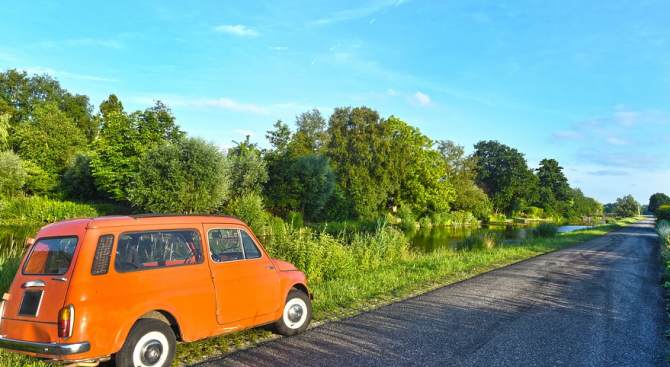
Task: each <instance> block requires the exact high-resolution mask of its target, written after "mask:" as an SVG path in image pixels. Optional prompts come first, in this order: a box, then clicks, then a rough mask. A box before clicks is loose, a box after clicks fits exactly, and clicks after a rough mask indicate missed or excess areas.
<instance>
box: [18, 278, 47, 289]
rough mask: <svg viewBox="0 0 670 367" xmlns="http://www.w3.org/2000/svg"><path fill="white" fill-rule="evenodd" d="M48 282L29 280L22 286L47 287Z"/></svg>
mask: <svg viewBox="0 0 670 367" xmlns="http://www.w3.org/2000/svg"><path fill="white" fill-rule="evenodd" d="M46 285H47V284H46V283H44V281H43V280H29V281H27V282H25V283H23V285H22V286H21V288H35V287H45V286H46Z"/></svg>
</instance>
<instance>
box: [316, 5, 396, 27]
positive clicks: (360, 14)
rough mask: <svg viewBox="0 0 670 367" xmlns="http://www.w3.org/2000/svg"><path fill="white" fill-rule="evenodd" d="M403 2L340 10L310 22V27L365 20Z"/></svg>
mask: <svg viewBox="0 0 670 367" xmlns="http://www.w3.org/2000/svg"><path fill="white" fill-rule="evenodd" d="M404 2H405V1H404V0H385V1H378V2H376V3H373V4H370V5H367V6H362V7H359V8H355V9H348V10H342V11H338V12H335V13H334V14H332V15H331V16H330V17H328V18H322V19H319V20H317V21H315V22H312V23H311V25H316V26H323V25H329V24H333V23H339V22H344V21H348V20H356V19H361V18H365V17H367V16H370V15H372V14H375V13H377V12H380V11H387V10H388V9H390V8H392V7H395V6H399V5H401V4H403V3H404ZM371 23H372V22H371Z"/></svg>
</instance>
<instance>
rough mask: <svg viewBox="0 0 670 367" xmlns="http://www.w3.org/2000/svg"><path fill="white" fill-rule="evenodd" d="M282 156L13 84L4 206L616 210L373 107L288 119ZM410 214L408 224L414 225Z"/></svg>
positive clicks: (308, 216)
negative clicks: (30, 201)
mask: <svg viewBox="0 0 670 367" xmlns="http://www.w3.org/2000/svg"><path fill="white" fill-rule="evenodd" d="M266 138H267V139H268V141H269V142H270V145H271V146H270V148H268V149H261V148H259V146H258V144H257V143H256V142H252V141H251V140H250V137H249V136H247V137H246V139H245V140H243V141H240V142H234V144H235V145H234V146H233V147H232V148H230V149H228V150H227V151H221V150H220V149H218V148H217V147H216V146H215V145H214V144H213V143H211V142H207V141H205V140H203V139H202V138H198V137H190V136H188V134H186V132H184V131H182V130H181V129H180V127H179V125H177V124H176V118H175V116H174V115H173V114H172V112H171V110H170V108H169V107H168V106H166V105H165V104H163V103H162V102H160V101H156V102H155V104H154V105H153V106H151V107H148V108H146V109H145V110H143V111H142V110H138V111H126V110H125V109H124V107H123V103H122V101H120V100H119V99H118V98H117V97H116V96H115V95H114V94H111V95H110V96H109V98H108V99H107V100H105V101H103V102H102V103H100V105H99V107H98V109H97V111H96V110H95V108H94V107H93V105H92V104H91V103H90V101H89V98H88V97H87V96H85V95H79V94H74V95H73V94H72V93H70V92H68V91H67V90H65V89H63V88H62V87H61V86H60V83H59V82H58V81H57V80H55V79H53V78H51V77H50V76H48V75H33V76H30V75H28V74H27V73H26V72H21V71H17V70H6V71H4V72H3V73H1V74H0V152H1V153H0V169H1V170H2V171H3V172H6V174H5V175H4V177H3V178H0V196H2V197H4V198H11V197H13V196H15V195H46V196H50V197H55V198H61V199H72V200H78V201H96V200H106V201H111V202H115V203H120V204H124V205H128V206H130V207H132V208H133V210H135V211H139V212H178V213H228V214H232V215H238V216H241V217H243V218H245V219H247V220H256V219H254V218H258V219H257V220H258V221H261V220H263V219H262V218H263V216H264V215H267V214H264V213H271V214H273V215H275V216H279V217H284V218H286V217H287V216H288V215H289V213H300V214H301V215H302V217H304V218H305V220H307V221H312V222H322V221H344V220H349V219H357V220H366V221H367V220H374V219H375V218H376V217H377V216H379V215H380V214H387V213H393V212H394V211H395V210H397V209H398V208H401V209H403V213H405V215H406V216H407V215H409V216H410V217H411V219H414V220H417V219H419V218H430V217H431V216H433V215H436V214H444V215H450V213H451V214H453V213H469V214H468V215H471V216H472V217H475V218H478V219H480V220H484V221H488V220H489V219H491V218H495V217H496V216H497V217H501V216H528V217H535V218H552V219H555V220H563V219H573V220H574V219H579V218H582V217H584V216H599V215H602V213H603V205H602V204H600V203H599V202H598V201H596V200H595V199H593V198H590V197H587V196H585V195H584V194H583V193H582V191H581V190H580V189H579V188H572V187H570V185H569V183H568V180H567V178H566V177H565V175H564V173H563V167H561V166H560V164H559V163H558V162H557V161H556V160H555V159H551V158H546V159H543V160H542V161H541V162H539V168H537V169H531V168H530V167H529V166H528V163H527V161H526V159H525V156H524V154H523V153H521V152H519V151H517V150H516V149H514V148H511V147H509V146H507V145H505V144H502V143H500V142H498V141H492V140H489V141H480V142H478V143H477V144H475V145H474V152H473V153H472V154H465V148H464V147H463V146H461V145H458V144H456V143H454V142H453V141H450V140H437V141H436V140H433V139H431V138H429V137H428V136H426V135H424V134H423V133H422V132H421V131H420V130H419V129H418V128H416V127H413V126H411V125H410V124H408V123H406V122H405V121H403V120H401V119H400V118H398V117H395V116H390V117H388V118H383V117H381V116H380V115H379V113H378V112H377V111H375V110H373V109H371V108H368V107H341V108H335V109H334V112H333V113H332V114H331V115H330V116H329V117H325V116H323V115H322V114H321V112H320V111H319V110H317V109H313V110H311V111H306V112H304V113H301V114H300V115H298V116H296V119H295V122H294V124H293V126H289V125H288V124H286V123H284V122H283V121H281V120H279V121H277V122H276V123H275V124H274V125H273V126H272V128H271V129H270V130H268V131H267V134H266ZM407 213H409V214H407Z"/></svg>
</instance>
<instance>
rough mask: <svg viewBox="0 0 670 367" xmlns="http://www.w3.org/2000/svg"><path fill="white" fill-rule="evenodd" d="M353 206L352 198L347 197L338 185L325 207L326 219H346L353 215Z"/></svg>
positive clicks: (335, 220)
mask: <svg viewBox="0 0 670 367" xmlns="http://www.w3.org/2000/svg"><path fill="white" fill-rule="evenodd" d="M352 207H353V204H352V202H351V199H350V198H348V197H346V196H345V195H344V193H343V192H342V191H340V190H338V189H337V187H336V188H335V190H334V191H333V194H332V195H330V198H329V199H328V201H326V205H325V206H324V208H323V211H324V212H325V213H326V215H325V220H326V221H328V222H333V221H334V222H343V221H346V220H347V219H349V218H350V217H351V213H352V212H353V209H352Z"/></svg>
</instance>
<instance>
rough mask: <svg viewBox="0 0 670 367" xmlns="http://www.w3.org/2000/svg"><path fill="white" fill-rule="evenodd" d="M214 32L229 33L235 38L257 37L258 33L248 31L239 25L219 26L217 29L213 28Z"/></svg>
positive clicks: (251, 30)
mask: <svg viewBox="0 0 670 367" xmlns="http://www.w3.org/2000/svg"><path fill="white" fill-rule="evenodd" d="M214 30H215V31H218V32H223V33H229V34H234V35H236V36H249V37H256V36H259V35H260V33H258V32H257V31H255V30H253V29H249V28H247V27H245V26H243V25H241V24H238V25H220V26H218V27H214Z"/></svg>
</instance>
